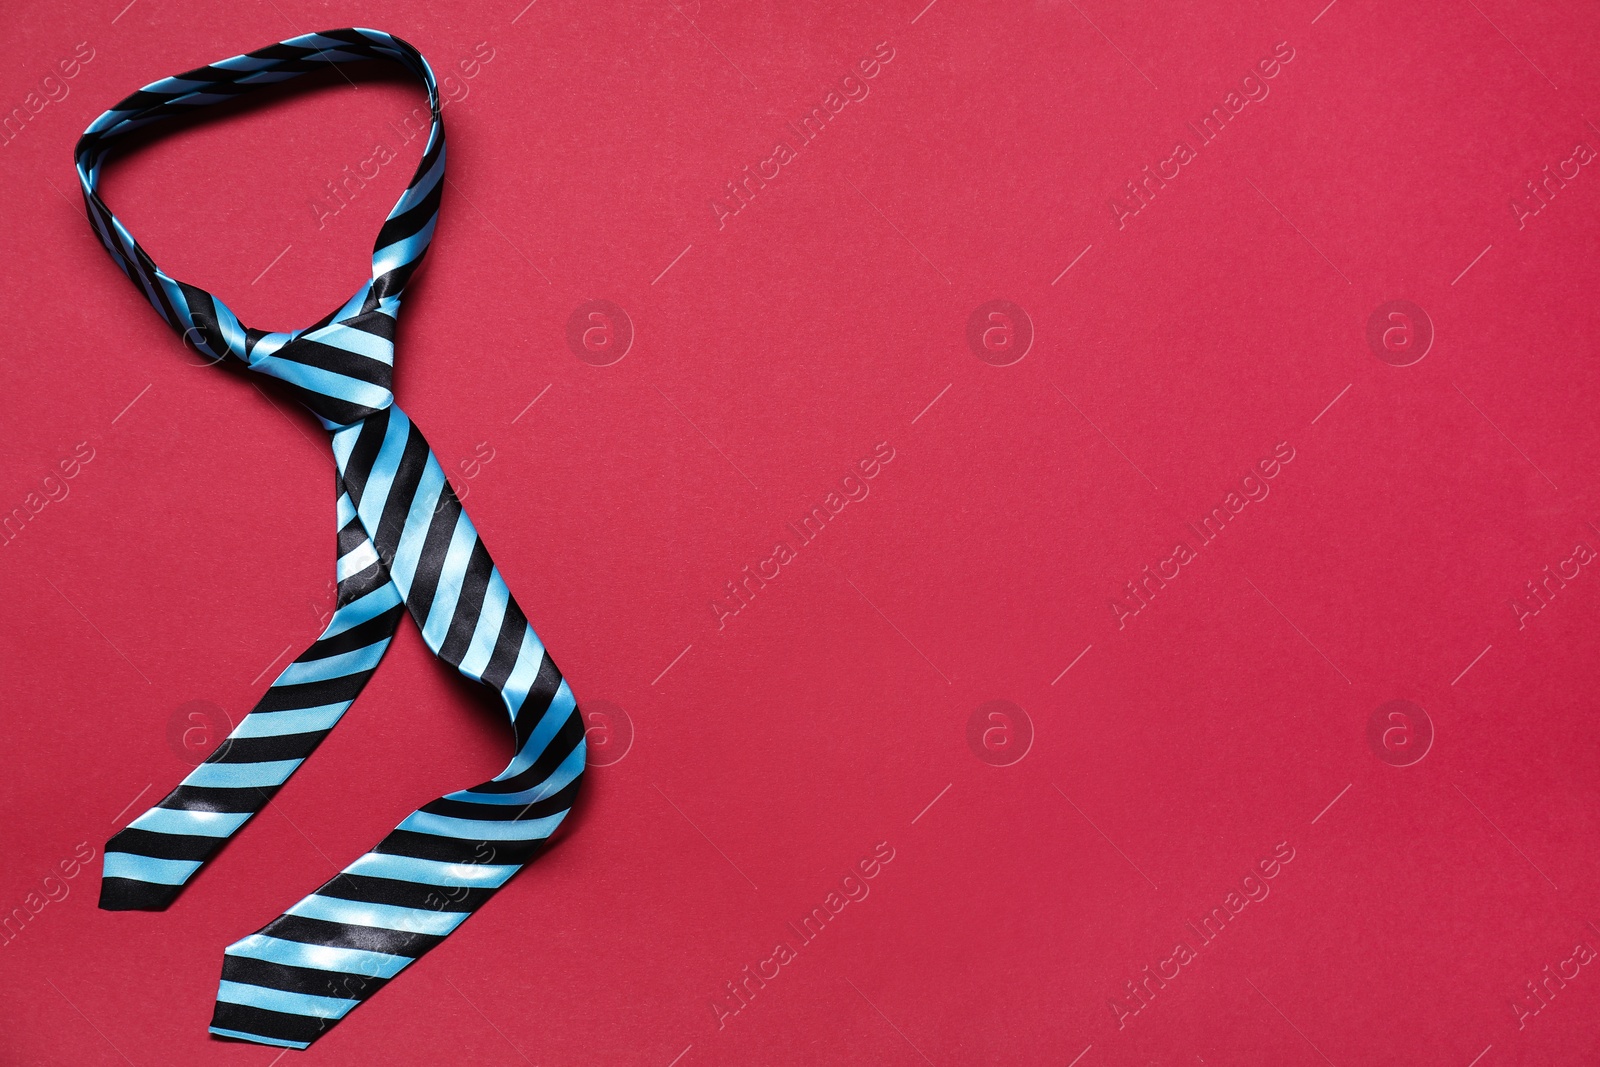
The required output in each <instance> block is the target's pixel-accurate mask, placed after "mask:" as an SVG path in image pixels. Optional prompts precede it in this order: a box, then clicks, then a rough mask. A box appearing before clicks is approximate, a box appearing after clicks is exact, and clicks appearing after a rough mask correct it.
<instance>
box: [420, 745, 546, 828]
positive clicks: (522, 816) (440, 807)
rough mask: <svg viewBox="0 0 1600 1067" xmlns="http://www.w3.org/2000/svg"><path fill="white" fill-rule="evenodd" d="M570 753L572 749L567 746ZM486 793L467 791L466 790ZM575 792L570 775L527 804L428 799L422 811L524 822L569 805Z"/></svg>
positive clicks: (471, 817) (467, 817) (457, 816)
mask: <svg viewBox="0 0 1600 1067" xmlns="http://www.w3.org/2000/svg"><path fill="white" fill-rule="evenodd" d="M567 751H568V752H569V753H570V752H571V751H572V750H571V749H570V748H569V749H567ZM475 791H476V792H487V791H486V790H468V792H475ZM577 795H578V779H576V778H574V779H573V780H572V781H570V782H568V783H567V784H566V785H564V786H562V787H561V788H560V789H558V790H556V791H555V792H554V793H552V794H550V795H549V796H547V797H545V798H544V799H543V800H536V801H534V802H533V803H531V804H474V803H471V802H469V801H465V800H446V799H445V798H444V797H440V798H439V799H438V800H433V801H429V802H428V803H427V804H425V805H423V807H422V810H423V811H425V812H427V813H428V814H430V815H447V816H449V817H450V818H452V819H477V820H479V821H481V822H526V821H530V820H534V819H545V818H549V817H550V816H551V815H559V814H560V813H561V812H563V811H566V810H567V809H568V808H570V807H572V802H573V801H574V800H575V799H576V798H577Z"/></svg>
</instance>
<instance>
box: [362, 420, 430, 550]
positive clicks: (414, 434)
mask: <svg viewBox="0 0 1600 1067" xmlns="http://www.w3.org/2000/svg"><path fill="white" fill-rule="evenodd" d="M428 455H429V452H428V442H427V440H425V439H424V438H423V436H422V431H421V430H419V429H417V424H416V423H414V422H413V423H412V424H411V425H410V426H409V427H408V432H407V433H406V443H405V447H404V448H403V449H401V451H400V462H399V463H397V464H396V465H395V470H394V480H393V481H392V482H390V483H389V496H388V498H387V499H386V500H385V501H384V502H383V515H382V516H380V517H379V519H378V528H377V529H376V530H374V531H373V537H372V545H373V547H374V548H376V549H377V550H378V558H379V559H382V560H383V563H384V566H386V567H392V566H394V553H395V550H396V549H397V548H399V547H400V535H401V534H403V533H405V529H406V516H407V515H408V514H410V512H411V502H412V501H413V500H414V499H416V495H417V483H418V482H420V481H422V472H423V471H424V470H426V469H427V466H428Z"/></svg>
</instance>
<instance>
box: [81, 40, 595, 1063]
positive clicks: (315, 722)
mask: <svg viewBox="0 0 1600 1067" xmlns="http://www.w3.org/2000/svg"><path fill="white" fill-rule="evenodd" d="M360 60H389V61H393V62H397V63H399V64H400V65H401V66H403V67H405V68H406V69H407V70H408V71H410V72H411V73H412V74H414V75H415V76H416V77H418V78H419V79H421V81H422V82H423V84H424V85H425V86H426V87H427V91H428V102H429V105H430V107H431V108H432V111H433V128H432V131H431V133H430V134H429V137H428V142H427V147H426V149H425V151H424V152H423V156H422V161H421V163H419V164H418V166H417V171H416V174H415V175H414V176H413V177H412V179H411V183H410V185H408V186H407V187H406V191H405V193H404V194H403V195H402V196H401V197H400V200H399V202H398V203H397V204H395V206H394V210H392V211H390V212H389V216H388V218H387V220H386V221H385V222H384V224H383V228H382V229H381V230H380V231H379V233H378V238H377V241H376V242H375V244H374V246H373V253H372V280H371V281H370V282H368V283H366V284H364V285H363V286H362V287H361V289H360V290H359V291H358V292H357V293H356V294H355V295H354V296H352V297H351V298H350V299H349V300H348V301H346V302H345V303H344V305H343V306H342V307H340V308H339V309H338V310H336V311H334V312H333V313H332V314H331V315H329V316H327V317H326V318H324V319H322V320H321V321H320V322H317V323H316V324H314V325H312V326H310V327H308V328H306V329H304V330H298V331H295V332H292V333H266V332H263V331H261V330H253V329H249V328H246V327H245V326H243V325H241V323H240V322H239V320H238V318H237V317H236V316H235V315H234V314H233V312H231V311H230V310H229V309H228V307H227V305H226V304H224V303H223V302H222V301H221V300H219V299H218V298H216V297H215V296H213V295H212V294H210V293H208V292H206V291H205V290H203V289H200V288H197V287H195V286H193V285H188V284H186V283H184V282H181V281H177V280H176V279H174V278H172V277H170V276H168V275H167V274H165V273H164V272H162V271H161V270H160V268H158V267H157V266H156V265H155V263H154V262H153V261H152V260H151V258H150V257H149V256H148V255H147V254H146V253H145V251H144V249H142V248H141V247H139V245H138V243H137V242H136V241H134V239H133V237H132V236H131V235H130V234H129V232H128V230H127V229H126V228H125V227H124V226H123V225H122V223H121V222H119V221H118V220H117V218H116V217H115V216H114V215H112V214H111V212H110V211H109V210H107V208H106V206H105V204H104V203H103V202H102V201H101V199H100V196H99V194H98V193H97V192H96V187H97V184H98V181H99V175H100V167H101V165H102V164H103V163H104V161H105V159H106V156H107V154H108V153H109V152H110V151H111V149H112V148H113V146H114V145H115V143H116V141H117V139H118V138H120V137H122V136H124V135H125V134H128V133H130V132H132V131H134V130H137V129H140V128H142V127H145V126H148V125H151V124H153V123H159V122H161V121H163V120H166V119H171V118H174V117H177V116H181V115H185V114H187V113H189V112H190V111H192V110H193V109H194V108H199V107H205V106H207V105H210V104H217V103H223V102H226V101H230V100H234V99H236V98H238V97H240V96H242V95H244V94H246V93H249V92H251V91H253V90H256V89H259V88H263V87H266V86H271V85H276V84H278V83H280V82H283V81H285V80H288V79H291V78H295V77H298V76H300V75H302V74H306V73H308V72H311V71H316V70H322V69H326V67H327V66H328V65H329V64H333V63H348V62H356V61H360ZM76 158H77V168H78V177H79V179H80V181H81V182H82V184H83V194H84V201H85V204H86V206H87V208H88V217H89V221H90V223H91V225H92V226H93V227H94V231H95V233H96V234H97V235H98V236H99V238H100V240H101V242H102V243H103V244H104V245H105V247H106V249H107V251H109V252H110V253H111V258H112V259H113V260H115V261H116V264H117V266H119V267H121V268H122V271H123V273H125V274H126V275H127V276H128V278H129V279H130V280H131V281H132V282H133V283H134V285H135V287H137V288H138V289H139V291H140V292H142V293H143V294H144V295H145V297H146V298H147V299H148V300H149V301H150V303H151V304H153V305H154V306H155V308H156V310H157V311H158V312H159V313H160V314H161V317H162V318H163V319H165V320H166V321H167V324H168V325H170V326H171V327H172V328H173V329H174V330H177V331H178V332H179V333H181V334H182V335H183V338H184V339H185V341H186V342H188V343H189V344H190V345H192V346H193V347H194V348H195V349H196V350H198V351H199V352H201V353H202V354H204V355H206V356H208V357H211V358H213V359H215V360H217V361H221V360H222V359H225V358H233V359H237V360H240V361H242V362H243V363H244V364H246V365H247V366H248V367H249V368H250V369H251V370H253V371H257V372H259V373H262V374H267V375H270V376H272V377H274V378H277V379H279V380H280V382H281V383H282V384H283V386H284V387H286V388H287V389H288V390H289V391H290V392H291V393H292V394H293V395H294V396H295V397H296V398H297V399H298V400H300V401H301V402H302V403H304V404H305V405H306V406H307V407H308V408H310V409H311V411H312V412H313V413H314V414H315V415H316V416H317V417H318V418H319V419H320V420H321V421H322V423H323V425H324V426H325V427H327V429H328V430H329V431H330V432H331V434H332V438H333V454H334V459H335V463H336V466H337V468H338V478H337V490H338V497H337V502H338V503H337V507H338V521H337V526H338V564H337V577H338V596H337V608H336V610H335V611H334V613H333V617H332V619H331V620H330V621H329V623H328V626H327V629H326V630H324V631H323V633H322V635H321V636H320V637H319V638H317V640H316V641H315V642H314V643H313V644H312V645H311V646H310V647H309V648H307V649H306V650H305V651H304V652H302V653H301V654H300V656H299V657H298V658H296V659H295V661H294V662H293V663H291V664H290V665H289V666H288V667H287V668H286V669H285V670H284V671H283V673H282V674H280V675H279V676H278V678H277V680H276V681H274V682H273V683H272V685H271V687H270V688H269V689H268V690H267V691H266V694H265V695H264V696H263V697H262V698H261V701H260V703H258V704H257V705H256V707H255V709H254V710H253V711H251V712H250V714H249V715H247V716H246V717H245V718H244V719H243V720H242V721H241V722H240V723H239V725H238V727H237V728H236V729H235V730H234V731H233V733H232V734H231V735H230V736H229V737H228V739H227V740H226V741H225V742H224V743H223V744H222V745H221V746H220V747H218V749H217V750H216V751H215V752H214V753H212V754H211V756H210V757H209V758H208V759H207V760H206V761H205V762H204V763H202V764H200V766H198V767H196V768H195V770H194V772H193V773H191V774H190V775H189V776H188V777H187V778H185V779H184V780H183V783H182V784H181V785H179V786H178V787H177V788H176V789H175V790H173V791H172V793H171V794H170V795H168V796H167V798H166V799H165V800H163V801H161V803H159V804H157V805H156V806H155V807H153V808H151V809H150V810H149V811H147V812H145V813H144V814H143V815H141V816H139V817H138V818H137V819H135V820H134V821H133V822H132V823H130V824H129V825H128V826H127V828H125V829H124V830H122V831H121V832H119V833H118V834H116V835H115V836H114V837H112V838H111V840H110V842H109V843H108V844H107V845H106V851H105V877H104V881H103V882H102V883H101V896H100V906H101V907H102V908H106V909H108V910H125V909H144V910H158V909H161V908H164V907H166V906H167V905H168V904H169V903H171V901H172V900H173V899H174V898H175V897H176V896H177V894H178V892H179V891H180V890H181V889H182V887H183V885H184V884H185V883H186V882H188V880H189V879H190V878H192V877H193V876H194V874H195V872H196V871H198V870H199V869H200V867H201V866H202V865H203V864H204V863H205V862H206V861H207V860H208V859H209V858H210V857H211V856H212V854H213V853H215V852H216V850H217V849H218V848H220V847H221V846H222V844H223V843H224V842H226V841H227V840H228V838H229V837H231V836H232V835H233V834H235V833H237V832H238V830H239V828H240V827H241V826H243V825H244V824H245V823H246V822H248V821H249V819H250V817H251V816H252V815H254V814H255V813H256V812H257V811H259V810H261V808H262V807H263V806H264V805H265V804H266V803H267V801H268V800H270V799H271V798H272V796H273V794H274V793H276V792H277V790H278V788H279V787H280V786H282V785H283V784H284V782H285V781H287V780H288V778H289V776H290V775H291V774H293V773H294V770H295V768H296V767H298V766H299V765H300V764H301V763H302V762H303V761H304V760H305V759H306V757H308V756H309V755H310V754H311V752H312V750H313V749H315V748H316V746H317V744H318V743H319V742H320V741H321V740H322V738H323V737H325V736H326V735H327V733H328V731H329V730H330V729H332V727H333V725H334V723H336V722H337V721H338V720H339V717H340V716H341V715H343V714H344V712H345V709H347V708H348V707H349V706H350V704H351V702H352V701H354V700H355V698H356V696H357V695H358V694H359V693H360V692H361V689H362V687H363V686H364V685H365V684H366V682H367V679H368V678H370V677H371V676H372V672H373V671H374V670H375V669H376V668H377V666H378V661H379V660H380V659H382V657H383V653H384V651H385V650H386V649H387V648H388V647H389V641H390V639H391V638H392V637H393V636H394V633H395V630H396V628H397V627H398V626H399V624H400V620H401V618H402V616H403V615H404V614H405V613H406V612H410V614H411V616H412V617H413V618H414V619H415V620H416V622H417V625H418V627H420V628H421V630H422V637H423V640H424V641H425V642H426V643H427V646H428V648H430V649H431V650H432V651H433V653H434V654H435V655H436V656H438V657H439V658H440V659H441V660H443V661H444V662H446V663H448V664H450V665H451V666H452V667H454V668H455V669H456V670H458V671H460V672H461V673H462V674H463V675H465V676H466V677H468V678H471V679H473V680H474V681H478V682H482V683H483V684H485V685H487V686H489V687H490V688H491V689H493V690H494V691H495V693H496V694H497V695H498V696H499V697H500V700H501V701H502V703H503V704H504V706H505V710H506V712H507V714H508V715H509V716H510V718H511V728H512V735H513V740H514V746H515V755H514V756H513V758H512V760H511V763H510V765H509V766H507V767H506V769H505V770H504V771H502V772H501V773H500V774H498V775H496V776H495V777H494V778H493V779H492V780H490V781H487V782H484V783H482V784H480V785H475V786H472V787H471V788H468V789H463V790H459V791H457V792H454V793H449V794H447V795H445V796H443V797H440V798H439V799H437V800H434V801H433V802H431V803H429V804H426V805H424V806H423V807H422V808H420V809H418V810H417V811H415V812H413V813H412V814H411V815H409V816H407V817H406V818H405V820H404V821H402V822H401V823H400V824H399V826H398V827H396V828H395V830H394V831H393V832H392V833H390V834H389V835H388V836H387V837H385V838H384V839H383V840H382V841H380V842H379V843H378V844H377V845H376V846H375V847H374V848H373V849H372V851H370V852H368V853H366V854H365V855H363V856H361V857H360V858H359V859H357V860H356V861H355V862H354V863H352V864H350V865H349V866H348V867H346V868H345V869H344V870H343V871H341V872H340V873H339V874H338V875H337V876H335V877H334V878H333V879H332V880H331V881H329V882H328V883H327V884H326V885H324V886H322V887H321V888H320V889H318V890H316V891H315V892H314V893H312V894H311V895H309V896H307V897H306V898H304V899H303V900H301V901H300V902H299V903H297V904H295V905H294V906H293V907H291V908H289V909H288V911H286V912H285V913H284V914H283V915H281V916H279V917H278V918H276V919H274V920H272V922H270V923H268V924H267V925H266V926H264V927H262V928H261V930H260V931H258V932H256V933H254V934H251V935H250V936H249V937H246V938H245V939H244V940H242V941H238V942H236V943H234V944H232V945H230V946H228V948H227V950H226V952H225V954H224V957H223V965H222V982H221V986H220V988H219V990H218V993H217V1004H216V1011H215V1015H214V1017H213V1019H212V1023H211V1032H212V1033H213V1034H218V1035H221V1036H224V1037H230V1038H239V1039H243V1040H246V1041H255V1042H260V1043H262V1044H267V1045H283V1046H289V1047H293V1048H305V1047H306V1046H307V1045H309V1044H310V1043H311V1042H312V1041H315V1040H316V1039H317V1038H318V1037H319V1036H321V1035H322V1034H323V1033H325V1032H326V1031H327V1030H328V1029H329V1028H330V1027H331V1026H333V1025H334V1024H335V1023H336V1022H338V1020H340V1019H342V1018H343V1017H344V1016H345V1015H346V1014H347V1013H348V1012H349V1011H350V1010H351V1009H352V1008H354V1007H355V1006H356V1005H357V1004H360V1003H361V1002H362V1001H364V1000H365V999H366V998H367V997H369V996H371V995H372V994H373V993H374V992H376V991H377V990H378V989H379V988H381V987H382V986H383V985H384V984H385V983H387V982H388V981H389V980H390V979H391V978H393V977H394V976H395V975H397V974H398V973H399V972H400V971H402V970H404V969H405V968H406V967H407V966H408V965H410V964H411V963H412V962H413V961H414V960H415V959H417V957H419V956H421V955H422V954H423V953H424V952H427V951H428V950H429V949H430V948H432V947H433V946H435V945H437V944H438V943H439V942H440V941H442V940H443V939H444V938H445V936H446V935H448V934H449V933H450V932H451V931H452V930H454V929H455V928H456V927H457V926H459V925H460V924H461V922H462V921H463V920H465V919H466V917H467V916H468V915H471V914H472V913H473V912H474V911H475V910H477V908H478V907H479V906H481V905H482V904H483V903H484V901H486V900H488V898H489V897H490V896H492V895H493V894H494V892H495V891H496V890H497V889H499V888H500V887H501V886H502V885H504V884H505V882H506V880H507V879H509V878H510V877H511V876H512V875H514V874H515V873H516V872H517V871H518V870H519V869H520V868H521V867H522V865H523V864H525V863H527V862H529V861H530V860H532V859H533V858H534V857H535V856H536V855H537V854H538V853H539V851H540V850H541V847H542V846H543V844H544V843H545V841H546V839H547V838H548V837H549V836H550V834H551V833H552V832H553V831H554V830H555V828H556V827H557V826H558V825H559V824H560V823H561V821H562V819H564V818H565V817H566V815H567V812H568V810H569V809H570V808H571V806H572V803H573V800H574V799H575V797H576V795H577V792H578V783H579V779H580V778H581V776H582V774H583V769H584V753H585V747H584V735H583V725H582V720H581V717H580V715H579V713H578V710H577V707H576V704H575V703H574V700H573V695H572V691H571V690H570V689H569V688H568V687H567V683H566V682H565V681H564V680H563V679H562V677H561V674H560V672H559V671H557V669H556V666H555V664H554V663H553V662H552V661H551V659H550V656H549V655H548V654H547V653H546V652H545V649H544V646H543V645H542V644H541V643H540V641H539V638H538V637H537V636H536V635H535V634H534V632H533V629H532V627H531V626H529V625H528V620H527V617H526V616H525V615H524V614H523V613H522V611H521V609H519V608H518V607H517V603H516V601H515V600H513V599H512V597H511V592H510V590H509V589H507V588H506V583H505V581H504V579H503V578H502V577H501V575H500V572H499V570H498V569H497V568H496V567H495V565H494V561H493V560H492V559H490V558H489V552H488V550H487V549H486V548H485V547H484V544H483V541H482V539H481V538H479V536H478V534H477V531H476V530H475V529H474V528H473V525H472V520H471V519H469V518H468V517H467V513H466V511H465V510H463V508H462V506H461V504H460V502H459V501H458V500H457V498H456V495H455V493H454V492H453V491H452V490H451V488H450V484H449V482H448V481H446V479H445V476H444V472H443V471H442V470H441V468H440V466H439V462H438V460H436V459H435V458H434V455H433V452H432V450H431V449H430V448H429V447H428V442H427V440H426V439H425V438H424V437H423V436H422V432H421V431H420V430H419V429H418V428H417V427H416V425H415V424H414V423H412V421H411V420H410V419H408V418H407V417H406V415H405V413H404V412H402V411H401V410H400V408H399V407H397V406H396V405H395V403H394V394H393V392H391V384H392V380H393V372H394V343H393V342H394V334H395V316H396V314H397V313H398V312H399V310H400V299H401V296H402V294H403V293H404V291H405V287H406V282H407V281H408V280H409V279H410V277H411V275H412V273H413V272H414V271H415V270H416V269H417V267H418V265H419V264H420V263H421V260H422V257H423V254H424V253H425V252H426V251H427V249H428V243H429V241H430V240H431V239H432V237H433V230H434V223H435V221H436V219H437V217H438V212H439V197H440V191H441V187H442V184H443V181H444V163H445V138H444V125H443V123H442V121H441V119H440V113H439V94H438V90H437V88H436V86H435V85H434V78H433V72H432V71H431V70H430V69H429V67H428V63H427V61H426V60H425V59H423V57H422V55H421V54H420V53H419V52H418V51H417V50H416V49H415V48H413V47H412V46H411V45H409V44H407V43H406V42H404V41H402V40H400V39H399V38H396V37H393V36H390V35H389V34H387V33H381V32H379V31H376V30H367V29H342V30H329V31H326V32H323V33H313V34H306V35H304V36H301V37H295V38H292V39H290V40H287V41H282V42H280V43H278V44H274V45H270V46H268V47H266V48H262V49H260V50H258V51H255V52H248V53H246V54H244V55H241V56H235V57H233V58H232V59H226V60H222V61H221V62H218V63H213V64H210V65H209V66H205V67H201V68H199V69H197V70H191V71H189V72H188V73H185V74H179V75H177V76H176V77H172V78H164V79H162V80H161V81H158V82H155V83H153V84H151V85H147V86H145V87H144V88H143V89H140V90H139V91H138V92H136V93H134V94H133V95H131V96H129V97H128V98H127V99H125V100H123V101H122V102H121V103H119V104H118V105H117V106H116V107H114V108H112V109H111V110H110V111H107V112H106V113H105V114H104V115H102V116H100V118H98V119H96V120H95V121H94V123H93V124H92V125H91V126H90V127H89V128H88V130H86V131H85V132H84V135H83V137H82V138H81V139H80V140H79V142H78V145H77V150H76Z"/></svg>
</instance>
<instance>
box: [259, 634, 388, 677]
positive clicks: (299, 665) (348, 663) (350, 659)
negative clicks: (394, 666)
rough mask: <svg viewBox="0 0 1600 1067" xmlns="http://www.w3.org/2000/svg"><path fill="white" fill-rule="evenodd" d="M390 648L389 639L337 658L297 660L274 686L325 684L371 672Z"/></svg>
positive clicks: (340, 654)
mask: <svg viewBox="0 0 1600 1067" xmlns="http://www.w3.org/2000/svg"><path fill="white" fill-rule="evenodd" d="M388 648H389V641H388V638H384V639H383V640H381V641H375V642H373V643H372V644H370V645H367V646H366V647H365V648H356V649H352V650H350V651H349V652H341V653H339V654H338V655H337V656H323V657H322V658H321V659H308V660H295V661H294V662H293V663H291V664H289V665H288V666H287V667H285V668H284V669H283V673H282V674H280V675H278V680H277V681H275V682H273V683H272V684H273V685H303V684H305V683H306V682H325V681H327V680H328V679H329V678H343V677H344V676H345V675H347V674H358V673H360V672H361V671H370V670H373V669H374V668H376V667H377V666H378V662H379V661H380V660H382V659H383V654H384V652H385V651H387V650H388Z"/></svg>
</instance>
